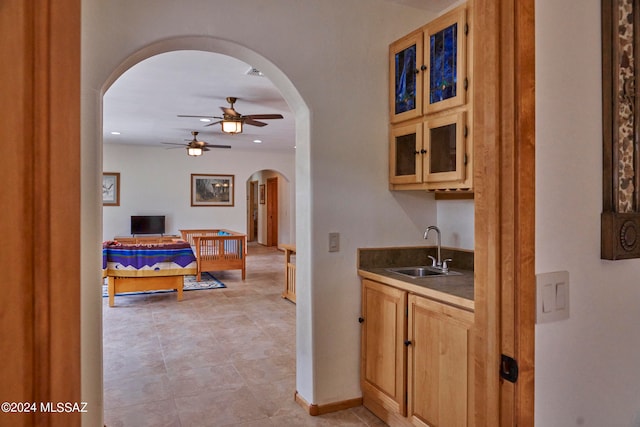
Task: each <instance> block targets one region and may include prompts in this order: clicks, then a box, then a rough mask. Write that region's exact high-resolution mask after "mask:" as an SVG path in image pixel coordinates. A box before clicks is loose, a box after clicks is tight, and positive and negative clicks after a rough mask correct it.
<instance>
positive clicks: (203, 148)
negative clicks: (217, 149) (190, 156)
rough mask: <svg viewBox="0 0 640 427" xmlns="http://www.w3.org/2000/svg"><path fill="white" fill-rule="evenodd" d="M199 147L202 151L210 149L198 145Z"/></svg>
mask: <svg viewBox="0 0 640 427" xmlns="http://www.w3.org/2000/svg"><path fill="white" fill-rule="evenodd" d="M200 148H201V149H202V151H211V150H209V149H208V148H207V147H200Z"/></svg>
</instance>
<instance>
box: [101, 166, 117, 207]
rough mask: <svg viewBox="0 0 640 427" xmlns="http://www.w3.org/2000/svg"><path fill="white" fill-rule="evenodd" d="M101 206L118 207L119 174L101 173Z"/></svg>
mask: <svg viewBox="0 0 640 427" xmlns="http://www.w3.org/2000/svg"><path fill="white" fill-rule="evenodd" d="M102 206H120V173H119V172H103V173H102Z"/></svg>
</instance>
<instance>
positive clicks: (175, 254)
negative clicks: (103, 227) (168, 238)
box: [102, 241, 197, 277]
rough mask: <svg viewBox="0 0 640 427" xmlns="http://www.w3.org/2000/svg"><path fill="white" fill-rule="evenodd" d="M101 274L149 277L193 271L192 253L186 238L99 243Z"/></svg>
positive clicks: (194, 268)
mask: <svg viewBox="0 0 640 427" xmlns="http://www.w3.org/2000/svg"><path fill="white" fill-rule="evenodd" d="M102 268H103V270H104V275H105V276H120V277H149V276H178V275H194V274H196V272H197V265H196V257H195V256H194V254H193V250H192V249H191V246H189V244H188V243H186V242H174V243H163V244H133V245H132V244H122V243H118V242H114V241H108V242H104V243H103V244H102Z"/></svg>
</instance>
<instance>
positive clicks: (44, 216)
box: [0, 0, 81, 426]
mask: <svg viewBox="0 0 640 427" xmlns="http://www.w3.org/2000/svg"><path fill="white" fill-rule="evenodd" d="M80 3H81V2H80V0H55V1H54V0H43V1H40V2H37V4H36V3H33V2H25V1H23V0H7V1H4V2H3V3H2V12H1V13H0V56H1V57H2V59H3V61H2V62H3V65H2V67H0V93H2V97H0V115H2V120H3V126H2V127H1V128H0V135H1V136H2V139H3V140H4V141H14V142H10V143H4V144H1V145H0V152H1V155H0V176H1V177H2V178H1V179H2V181H1V182H2V184H3V191H2V193H1V205H2V216H3V220H2V224H1V225H0V228H1V229H2V239H3V243H2V248H3V249H2V250H0V251H1V252H2V256H1V257H0V259H1V260H2V261H0V262H2V272H3V280H2V282H3V285H2V298H0V321H1V323H0V326H2V334H3V338H2V340H0V378H2V385H1V386H0V401H1V402H22V403H24V402H35V404H36V408H35V411H33V408H32V411H31V412H25V411H20V413H5V412H4V411H3V412H0V424H1V425H13V426H31V425H39V426H80V423H81V416H80V413H78V412H75V413H53V412H51V411H43V410H42V408H41V407H40V402H78V403H79V402H80V401H81V393H80V388H81V385H80V380H81V374H80V367H81V360H80V359H81V357H80V16H81V13H80Z"/></svg>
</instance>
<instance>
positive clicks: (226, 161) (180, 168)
mask: <svg viewBox="0 0 640 427" xmlns="http://www.w3.org/2000/svg"><path fill="white" fill-rule="evenodd" d="M294 156H295V153H294V151H293V150H291V151H290V152H286V151H265V152H260V153H259V154H256V153H251V152H247V151H242V150H236V149H233V148H232V149H230V150H213V151H210V152H208V153H205V154H204V155H202V156H200V157H189V156H187V155H186V153H185V152H184V150H165V149H164V148H163V147H161V146H158V147H153V146H151V147H140V146H134V145H125V144H117V145H116V144H105V145H104V156H103V165H104V166H103V167H104V170H105V171H107V172H119V173H120V187H121V188H120V206H105V207H104V209H103V239H104V240H108V239H113V237H114V236H123V235H124V236H126V235H129V233H130V216H131V215H165V216H166V233H167V234H180V233H179V231H178V230H179V229H181V228H226V229H229V230H233V231H238V232H241V233H246V231H247V230H246V228H247V219H246V216H247V186H246V182H247V180H248V179H249V178H250V176H251V175H252V174H253V173H254V172H256V171H259V170H262V169H265V168H266V169H273V170H277V171H280V172H281V173H282V174H283V178H284V176H291V177H293V176H294V164H293V163H294ZM192 173H195V174H221V175H234V187H235V195H234V206H232V207H230V206H221V207H192V206H191V199H190V194H191V174H192ZM282 181H286V180H284V179H282ZM288 187H289V186H288V185H286V183H283V185H282V186H281V188H280V190H281V191H282V194H281V202H282V203H281V204H280V207H281V209H280V211H279V217H280V218H281V219H283V220H284V219H287V220H288V219H289V218H290V216H291V215H290V209H289V208H290V198H291V195H290V191H289V188H288ZM261 206H264V205H261ZM279 225H280V227H279V232H280V234H279V236H282V238H283V239H286V240H288V239H289V238H290V235H291V234H292V230H291V223H290V222H286V223H285V222H284V221H283V222H280V224H279ZM287 243H288V242H287Z"/></svg>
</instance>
